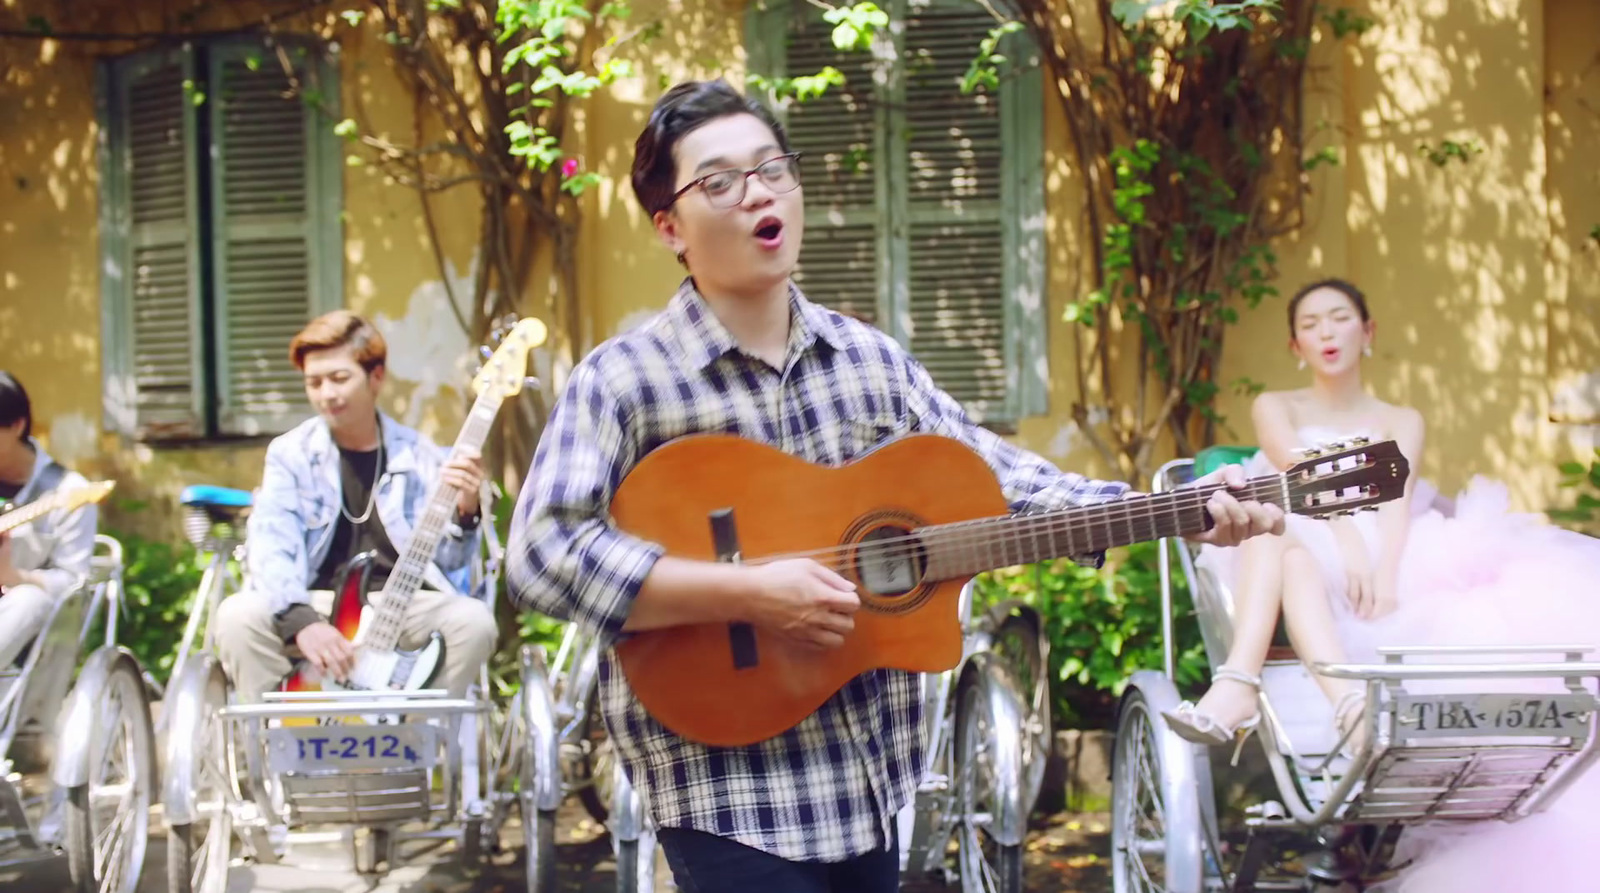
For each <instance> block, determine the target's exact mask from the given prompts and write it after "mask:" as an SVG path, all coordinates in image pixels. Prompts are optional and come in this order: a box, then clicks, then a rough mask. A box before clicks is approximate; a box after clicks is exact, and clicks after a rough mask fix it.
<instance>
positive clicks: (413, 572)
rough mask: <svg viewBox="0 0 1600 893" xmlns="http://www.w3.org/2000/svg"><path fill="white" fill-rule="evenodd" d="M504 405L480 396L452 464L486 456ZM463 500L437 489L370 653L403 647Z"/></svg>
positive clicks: (496, 397) (379, 617)
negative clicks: (469, 453) (415, 602)
mask: <svg viewBox="0 0 1600 893" xmlns="http://www.w3.org/2000/svg"><path fill="white" fill-rule="evenodd" d="M503 399H504V398H503V397H502V396H501V395H500V394H498V393H495V392H493V391H485V392H484V393H482V394H479V395H478V399H477V400H476V401H475V402H474V403H473V404H472V411H471V412H469V413H467V421H466V424H464V425H462V426H461V433H460V434H458V435H457V436H456V442H455V445H454V446H452V447H451V448H450V458H451V459H454V458H455V457H456V456H459V455H460V454H461V452H462V451H463V450H467V449H471V450H474V451H481V449H482V447H483V444H484V442H485V441H486V440H488V439H489V431H490V430H491V428H493V426H494V419H495V415H496V414H497V413H498V412H499V411H500V403H501V401H502V400H503ZM460 495H461V494H460V492H459V491H458V490H456V488H455V487H452V486H450V485H449V484H446V483H444V482H443V481H440V482H439V483H438V484H437V486H436V487H435V488H434V491H433V495H432V496H431V497H429V499H428V505H427V507H426V508H424V509H423V511H422V517H421V518H420V519H419V520H418V521H417V525H416V528H415V529H414V530H412V532H411V539H410V541H409V542H407V543H406V548H405V551H404V552H402V553H400V560H399V561H398V562H396V564H395V566H394V570H393V571H392V572H391V573H390V574H389V578H388V580H387V581H385V583H384V584H383V599H382V601H381V603H380V604H379V605H378V606H377V611H376V613H375V614H374V616H373V619H372V623H371V627H370V628H369V629H366V630H364V631H363V644H364V645H365V646H366V647H367V648H369V649H372V650H374V651H393V650H394V649H395V647H396V645H397V644H398V643H399V641H400V631H401V629H402V628H403V625H404V622H405V616H406V608H407V606H408V605H410V603H411V597H412V596H413V595H415V594H416V592H417V590H418V589H420V588H422V584H423V581H424V580H425V579H426V575H427V569H428V565H429V564H431V563H432V562H433V555H434V553H435V552H436V551H438V548H439V541H440V540H442V539H444V532H445V529H446V528H447V527H448V526H449V525H450V521H451V519H452V518H453V516H454V515H455V513H456V500H457V498H458V497H459V496H460Z"/></svg>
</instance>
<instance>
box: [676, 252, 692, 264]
mask: <svg viewBox="0 0 1600 893" xmlns="http://www.w3.org/2000/svg"><path fill="white" fill-rule="evenodd" d="M688 255H689V252H687V251H680V252H678V263H680V264H683V265H684V266H688V262H687V261H686V260H685V258H686V257H688Z"/></svg>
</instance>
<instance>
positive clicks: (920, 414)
mask: <svg viewBox="0 0 1600 893" xmlns="http://www.w3.org/2000/svg"><path fill="white" fill-rule="evenodd" d="M902 362H903V374H904V376H905V378H906V381H907V386H906V394H907V400H908V404H909V408H910V411H911V414H912V416H913V419H914V424H915V426H916V429H917V430H919V431H925V432H928V433H932V434H942V435H944V436H946V437H953V438H955V439H956V440H959V441H961V442H962V443H965V444H966V445H967V446H969V447H971V448H973V449H974V450H976V451H977V452H978V454H979V455H981V456H983V458H984V460H985V461H986V462H988V463H989V467H990V468H992V469H994V473H995V476H996V477H997V478H999V480H1000V487H1001V490H1002V491H1003V492H1004V493H1005V496H1006V501H1007V502H1008V503H1009V504H1010V508H1011V511H1013V512H1016V513H1019V514H1021V513H1036V512H1050V511H1057V510H1060V509H1064V508H1069V507H1071V506H1076V505H1093V504H1094V503H1097V502H1107V501H1109V500H1113V499H1120V498H1122V496H1123V495H1124V494H1126V493H1127V492H1128V491H1129V489H1130V488H1129V487H1128V485H1127V484H1126V483H1123V482H1122V481H1101V480H1095V479H1094V478H1090V477H1085V476H1084V475H1081V474H1077V473H1075V472H1070V471H1062V470H1061V469H1059V468H1057V467H1055V466H1054V465H1052V464H1050V463H1049V462H1047V461H1045V459H1044V458H1043V457H1041V456H1039V455H1037V454H1035V453H1031V452H1028V451H1027V450H1024V449H1021V448H1019V447H1017V446H1015V445H1013V444H1011V443H1009V442H1008V441H1006V440H1005V439H1003V438H1001V437H1000V436H999V435H998V434H995V433H994V432H993V431H990V430H989V429H987V428H983V427H980V426H979V425H977V424H976V423H974V422H973V421H972V419H971V417H970V416H968V415H967V413H966V410H964V409H962V408H961V404H960V403H958V402H956V400H955V398H954V397H951V396H950V395H949V394H947V393H945V392H944V391H942V390H940V389H939V388H938V386H936V385H935V384H934V382H933V377H932V376H931V375H929V374H928V370H927V369H926V368H925V367H923V365H922V364H921V363H919V362H917V360H916V359H915V358H914V357H912V356H911V355H910V354H906V355H905V357H904V359H903V361H902ZM1072 557H1073V559H1074V560H1076V561H1078V562H1080V563H1083V564H1088V565H1092V566H1096V567H1098V566H1099V565H1100V564H1102V563H1104V561H1105V554H1104V553H1095V554H1092V555H1075V556H1072Z"/></svg>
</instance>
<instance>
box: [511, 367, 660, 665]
mask: <svg viewBox="0 0 1600 893" xmlns="http://www.w3.org/2000/svg"><path fill="white" fill-rule="evenodd" d="M636 453H637V441H636V438H635V437H634V436H633V435H632V434H631V432H630V431H629V428H628V413H627V409H626V407H625V406H624V404H623V403H622V401H621V400H619V399H617V397H616V396H615V395H614V394H613V393H612V392H611V390H610V389H609V388H608V387H607V386H606V384H605V382H604V380H603V378H602V376H601V375H600V374H599V370H597V369H596V368H595V365H594V364H593V363H592V362H583V363H579V364H578V366H577V367H576V368H575V369H574V370H573V374H572V378H571V379H570V380H569V382H568V384H567V388H566V391H565V392H564V393H563V394H562V396H561V398H560V399H559V400H558V401H557V403H556V406H555V409H554V411H553V412H552V413H551V414H550V420H549V423H548V425H547V427H546V431H545V433H544V436H543V437H542V438H541V439H540V442H539V448H538V450H537V451H535V453H534V457H533V465H532V468H531V469H530V470H529V474H528V479H527V481H526V482H525V483H524V484H523V487H522V492H521V494H520V495H519V496H518V499H517V509H516V512H515V514H514V515H513V516H512V521H511V531H510V537H509V540H510V545H509V547H508V549H507V573H506V580H507V583H508V591H509V593H510V597H511V600H512V601H513V603H515V604H516V605H518V606H519V607H522V608H525V609H528V610H532V611H538V612H539V613H542V614H548V615H550V616H552V617H556V618H559V619H562V620H570V621H574V622H576V623H580V624H582V625H584V626H587V627H590V628H592V629H596V630H599V631H600V632H602V633H605V634H608V635H609V636H613V637H614V636H616V635H619V634H620V633H621V632H622V625H623V623H624V622H626V621H627V619H628V613H629V611H631V610H632V608H633V600H634V598H635V597H636V596H637V595H638V594H639V588H640V587H641V586H642V585H644V580H645V577H646V576H648V575H649V573H650V570H651V569H652V568H653V567H654V566H655V563H656V561H657V559H659V558H660V557H661V555H662V553H663V550H662V548H661V547H660V546H658V545H656V544H654V543H648V542H645V541H644V540H641V539H639V538H637V537H634V536H631V535H629V534H626V533H624V532H622V531H621V530H618V529H617V527H616V526H615V524H613V523H612V521H611V517H610V505H611V498H612V495H613V494H615V493H616V490H617V487H618V486H619V485H620V484H621V482H622V478H623V475H625V474H626V473H627V471H628V470H629V469H631V468H632V467H633V463H634V462H635V461H636V459H637V457H636Z"/></svg>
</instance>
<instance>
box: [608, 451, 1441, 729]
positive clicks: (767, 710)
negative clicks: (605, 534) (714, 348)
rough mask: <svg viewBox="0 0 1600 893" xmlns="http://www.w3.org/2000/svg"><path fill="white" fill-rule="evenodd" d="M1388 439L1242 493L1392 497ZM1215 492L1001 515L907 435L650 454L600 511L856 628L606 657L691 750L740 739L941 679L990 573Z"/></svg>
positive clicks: (1078, 545)
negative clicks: (866, 445)
mask: <svg viewBox="0 0 1600 893" xmlns="http://www.w3.org/2000/svg"><path fill="white" fill-rule="evenodd" d="M1409 474H1410V466H1409V464H1408V463H1407V462H1406V459H1405V456H1404V455H1403V454H1402V453H1401V452H1400V449H1399V447H1398V446H1396V444H1395V443H1394V442H1393V441H1382V442H1379V443H1368V442H1366V441H1364V440H1354V441H1347V442H1342V443H1339V444H1334V445H1331V446H1330V448H1328V449H1326V450H1322V451H1315V452H1313V453H1312V454H1310V455H1308V457H1307V458H1306V459H1304V460H1302V461H1300V462H1298V463H1297V464H1295V465H1294V466H1293V467H1292V468H1290V469H1289V470H1287V471H1285V472H1283V473H1282V474H1273V475H1266V476H1263V477H1258V478H1254V479H1252V480H1250V481H1249V482H1248V483H1247V485H1246V486H1245V488H1244V489H1243V490H1241V491H1234V496H1236V497H1237V498H1238V499H1240V500H1251V499H1254V500H1258V501H1260V502H1262V503H1271V504H1273V505H1276V506H1278V507H1279V508H1281V509H1283V510H1284V511H1285V512H1293V513H1295V514H1299V515H1307V516H1311V517H1328V516H1333V515H1338V514H1345V513H1351V512H1355V511H1359V510H1363V509H1370V508H1372V507H1375V506H1377V505H1378V504H1380V503H1383V502H1387V501H1389V500H1392V499H1396V498H1398V497H1399V496H1400V495H1401V494H1402V493H1404V491H1405V483H1406V478H1407V477H1408V475H1409ZM1223 487H1224V485H1223V484H1221V483H1217V484H1213V485H1207V486H1201V487H1190V488H1185V489H1182V490H1175V491H1171V492H1166V493H1156V494H1141V495H1139V496H1134V497H1130V498H1127V499H1121V500H1116V501H1112V502H1107V503H1101V504H1097V505H1090V506H1080V507H1073V508H1068V509H1064V510H1061V511H1052V512H1041V513H1027V514H1017V515H1012V514H1008V511H1009V509H1008V505H1007V501H1006V497H1005V495H1004V494H1003V493H1002V491H1001V488H1000V484H999V482H998V480H997V479H996V478H995V474H994V472H993V471H992V470H991V469H990V468H989V465H988V464H987V463H986V462H985V461H984V460H983V458H982V457H981V456H980V455H979V454H978V453H976V452H975V451H973V450H972V449H970V448H969V447H967V446H966V445H964V444H962V443H961V442H960V441H957V440H954V439H951V438H947V437H942V436H938V435H932V434H913V435H910V436H907V437H903V438H899V439H897V440H894V441H891V442H889V443H887V444H885V445H883V446H881V447H879V448H878V449H876V450H874V451H873V452H871V453H868V454H867V455H865V456H863V457H861V458H860V459H858V460H856V461H854V462H851V463H848V464H845V465H842V466H838V467H825V466H820V465H816V464H813V463H810V462H807V461H805V460H803V459H799V458H796V457H794V456H790V455H788V454H786V453H783V452H781V451H779V450H777V449H775V448H773V447H770V446H766V445H764V444H760V443H756V442H754V441H750V440H746V439H743V438H739V437H734V436H730V435H720V434H699V435H690V436H688V437H684V438H680V439H678V440H674V441H671V442H669V443H667V444H664V445H663V446H661V447H659V448H658V449H656V450H654V451H652V452H650V453H649V454H648V455H646V456H645V457H644V458H643V459H642V460H640V462H639V463H638V464H637V465H636V466H635V467H634V468H633V470H632V471H631V472H630V473H629V474H628V475H627V477H626V478H624V479H623V481H622V483H621V485H620V486H619V487H618V489H617V493H616V495H615V496H614V498H613V500H612V503H611V506H610V508H611V516H612V518H613V519H614V521H615V523H616V524H617V526H618V527H619V528H620V529H622V530H624V531H626V532H628V533H630V534H632V535H634V536H637V537H640V538H642V539H644V540H646V541H649V542H654V543H658V544H660V545H661V546H663V547H664V548H665V549H666V552H667V554H669V555H675V556H678V557H681V558H688V559H699V560H707V561H719V560H720V561H737V562H743V563H745V564H752V563H758V562H770V561H776V560H780V559H785V558H795V557H809V558H812V559H815V560H816V561H818V562H819V563H821V564H824V565H826V566H828V567H830V568H832V569H833V570H835V571H837V572H838V573H840V574H841V575H843V576H844V577H845V578H846V579H849V580H852V581H853V582H855V584H856V591H857V594H858V596H859V597H860V600H861V609H860V610H859V611H858V612H856V615H855V630H854V631H853V632H852V633H851V634H849V635H848V636H846V637H845V641H844V644H843V645H841V646H839V647H837V648H834V649H830V650H816V649H809V648H806V647H805V646H801V645H795V644H791V643H789V642H788V641H786V640H784V639H781V638H778V637H776V636H773V635H771V634H769V633H767V632H764V631H762V630H760V629H756V628H754V627H752V626H750V625H748V624H742V623H734V624H726V623H712V624H698V625H686V626H677V627H671V628H667V629H661V630H651V631H647V632H641V633H637V634H632V635H629V636H627V637H625V638H624V639H622V640H620V641H619V642H618V644H617V646H616V654H617V658H618V662H619V663H620V665H621V668H622V672H623V674H624V675H625V676H626V677H627V680H628V684H629V686H631V687H632V689H633V692H634V694H635V695H636V696H637V697H638V698H639V701H640V703H641V704H642V705H643V706H644V708H645V709H646V710H647V711H649V713H650V714H651V715H652V716H654V717H655V718H656V719H657V720H658V721H659V722H661V724H662V725H664V726H666V727H667V728H669V729H671V730H672V731H674V732H676V733H677V734H679V735H682V736H683V737H685V738H688V739H690V740H693V741H698V742H701V743H704V744H708V745H715V746H742V745H748V744H753V743H756V742H758V741H763V740H766V739H768V738H771V737H773V736H775V735H779V734H781V733H783V732H784V731H786V730H788V729H791V728H793V727H794V726H796V725H797V724H799V723H800V722H801V721H802V720H804V719H805V718H806V717H807V716H809V715H811V714H812V713H813V712H814V711H815V710H816V709H817V708H818V707H820V706H821V705H822V704H823V703H824V702H825V701H827V700H828V699H829V698H830V697H832V696H833V695H834V693H835V692H837V691H838V690H839V689H840V688H842V687H843V686H844V685H845V684H846V683H848V682H849V681H850V680H851V679H852V678H854V677H855V676H856V675H858V674H860V673H863V672H866V671H868V670H872V669H876V668H893V669H899V670H907V671H911V672H929V673H931V672H940V671H943V670H947V669H950V668H951V667H954V666H955V665H956V664H957V662H959V661H960V659H961V626H960V622H959V620H958V618H957V616H956V615H957V605H958V597H959V594H960V591H961V587H962V586H963V585H965V583H966V582H967V581H968V580H969V579H971V578H972V577H973V576H974V575H976V574H978V573H980V572H982V571H985V570H990V569H993V568H999V567H1010V566H1013V565H1019V564H1028V563H1031V562H1036V561H1043V560H1046V559H1049V558H1055V557H1059V556H1064V555H1088V554H1092V553H1095V552H1099V551H1102V550H1104V549H1108V548H1111V547H1114V546H1123V545H1129V544H1132V543H1137V542H1142V541H1147V540H1154V539H1158V538H1162V537H1177V536H1188V535H1192V534H1197V533H1201V532H1203V531H1205V530H1207V529H1209V528H1210V527H1211V525H1212V523H1213V522H1212V519H1211V516H1210V514H1209V513H1208V512H1207V511H1206V508H1205V504H1206V501H1207V499H1209V498H1210V496H1211V494H1212V493H1213V492H1215V491H1216V490H1220V489H1223Z"/></svg>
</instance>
